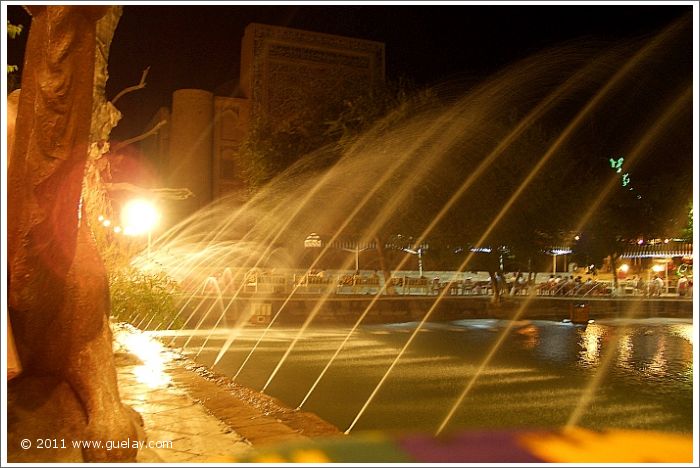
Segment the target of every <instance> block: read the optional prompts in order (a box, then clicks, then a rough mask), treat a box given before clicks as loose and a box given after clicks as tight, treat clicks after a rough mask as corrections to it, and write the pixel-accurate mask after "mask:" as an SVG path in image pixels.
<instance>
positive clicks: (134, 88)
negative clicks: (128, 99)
mask: <svg viewBox="0 0 700 468" xmlns="http://www.w3.org/2000/svg"><path fill="white" fill-rule="evenodd" d="M150 69H151V67H150V66H148V67H146V69H145V70H144V71H143V73H142V74H141V81H139V84H137V85H134V86H129V87H128V88H124V89H122V90H121V91H120V92H119V94H117V95H116V96H115V97H114V99H112V105H113V106H114V105H116V104H117V101H118V100H119V98H121V97H122V96H124V95H125V94H128V93H131V92H132V91H138V90H139V89H143V88H145V87H146V76H147V75H148V70H150Z"/></svg>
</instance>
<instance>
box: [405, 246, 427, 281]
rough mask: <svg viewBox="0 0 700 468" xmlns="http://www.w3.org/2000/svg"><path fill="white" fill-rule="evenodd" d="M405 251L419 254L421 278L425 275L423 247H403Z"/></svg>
mask: <svg viewBox="0 0 700 468" xmlns="http://www.w3.org/2000/svg"><path fill="white" fill-rule="evenodd" d="M401 250H403V251H404V252H406V253H410V254H412V255H418V276H420V277H421V278H422V277H423V248H422V247H418V249H416V250H413V249H409V248H408V247H404V248H403V249H401Z"/></svg>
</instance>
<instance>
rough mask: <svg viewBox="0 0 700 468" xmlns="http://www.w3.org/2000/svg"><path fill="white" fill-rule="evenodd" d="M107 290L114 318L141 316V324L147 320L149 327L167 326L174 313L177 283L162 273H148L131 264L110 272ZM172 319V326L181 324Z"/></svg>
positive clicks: (175, 313) (123, 319) (176, 326)
mask: <svg viewBox="0 0 700 468" xmlns="http://www.w3.org/2000/svg"><path fill="white" fill-rule="evenodd" d="M109 291H110V298H111V303H112V316H114V317H116V318H117V319H118V320H122V321H128V320H129V318H130V317H131V318H132V320H137V318H138V317H140V318H138V320H139V321H140V320H142V319H143V318H144V317H148V318H147V319H145V321H144V322H143V324H144V326H145V325H146V324H147V323H148V322H149V321H151V318H150V317H151V316H153V320H152V321H151V327H150V328H155V327H156V326H157V325H158V324H163V325H162V326H167V325H168V324H169V323H170V322H171V321H172V320H173V318H175V316H176V315H177V310H178V309H177V306H176V301H175V297H176V296H177V294H178V293H179V286H178V284H177V282H175V281H174V280H173V279H172V278H170V277H168V276H167V275H166V274H165V273H162V272H159V273H148V272H143V271H140V270H137V269H135V268H125V269H121V270H118V271H115V272H112V273H111V274H110V278H109ZM181 326H182V323H181V322H180V321H175V323H174V324H173V328H178V327H181Z"/></svg>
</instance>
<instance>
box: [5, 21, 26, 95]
mask: <svg viewBox="0 0 700 468" xmlns="http://www.w3.org/2000/svg"><path fill="white" fill-rule="evenodd" d="M21 32H22V25H21V24H16V25H15V24H12V23H10V22H9V21H8V22H7V35H8V36H10V39H14V38H16V37H17V36H18V35H19V34H20V33H21ZM18 71H19V67H18V66H17V65H7V74H8V77H7V92H8V94H9V93H11V92H12V91H14V90H15V89H17V88H19V86H20V83H19V77H18V76H17V75H16V74H15V73H16V72H18Z"/></svg>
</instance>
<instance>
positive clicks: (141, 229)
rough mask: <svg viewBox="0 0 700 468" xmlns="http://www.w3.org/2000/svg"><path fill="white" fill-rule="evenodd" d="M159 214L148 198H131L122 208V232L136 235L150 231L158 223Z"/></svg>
mask: <svg viewBox="0 0 700 468" xmlns="http://www.w3.org/2000/svg"><path fill="white" fill-rule="evenodd" d="M159 218H160V215H159V213H158V210H157V209H156V207H155V205H154V204H153V203H151V202H150V201H148V200H144V199H135V200H131V201H129V202H127V203H126V205H124V207H123V208H122V224H123V225H124V234H126V235H127V236H137V235H139V234H145V233H150V232H151V230H152V229H153V228H154V227H155V225H156V224H157V223H158V220H159Z"/></svg>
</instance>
